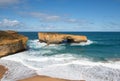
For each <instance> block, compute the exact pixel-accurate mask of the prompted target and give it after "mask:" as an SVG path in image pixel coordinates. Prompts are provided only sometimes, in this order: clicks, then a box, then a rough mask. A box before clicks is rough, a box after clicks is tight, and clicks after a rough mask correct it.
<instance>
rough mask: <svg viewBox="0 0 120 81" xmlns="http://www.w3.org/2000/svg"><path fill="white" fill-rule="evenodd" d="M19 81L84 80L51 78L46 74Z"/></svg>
mask: <svg viewBox="0 0 120 81" xmlns="http://www.w3.org/2000/svg"><path fill="white" fill-rule="evenodd" d="M19 81H85V80H65V79H57V78H51V77H47V76H33V77H30V78H27V79H23V80H19Z"/></svg>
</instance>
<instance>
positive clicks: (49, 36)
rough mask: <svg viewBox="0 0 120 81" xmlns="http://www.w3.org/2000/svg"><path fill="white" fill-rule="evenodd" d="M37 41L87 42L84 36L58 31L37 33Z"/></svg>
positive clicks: (49, 42)
mask: <svg viewBox="0 0 120 81" xmlns="http://www.w3.org/2000/svg"><path fill="white" fill-rule="evenodd" d="M38 37H39V41H40V42H45V43H47V44H60V43H62V42H67V43H80V42H87V37H86V36H80V35H70V34H58V33H45V32H44V33H43V32H40V33H38Z"/></svg>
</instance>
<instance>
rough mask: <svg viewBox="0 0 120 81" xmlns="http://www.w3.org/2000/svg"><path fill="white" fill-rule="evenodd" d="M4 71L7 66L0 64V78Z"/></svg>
mask: <svg viewBox="0 0 120 81" xmlns="http://www.w3.org/2000/svg"><path fill="white" fill-rule="evenodd" d="M6 71H7V68H5V67H4V66H2V65H0V79H1V78H2V77H3V75H4V74H5V72H6Z"/></svg>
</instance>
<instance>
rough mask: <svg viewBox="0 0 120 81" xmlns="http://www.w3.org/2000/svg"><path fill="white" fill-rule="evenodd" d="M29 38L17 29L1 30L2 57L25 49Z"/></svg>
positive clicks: (0, 52) (0, 46) (0, 50)
mask: <svg viewBox="0 0 120 81" xmlns="http://www.w3.org/2000/svg"><path fill="white" fill-rule="evenodd" d="M27 40H28V38H27V37H25V36H23V35H20V34H18V33H17V32H15V31H0V57H2V56H6V55H9V54H13V53H16V52H20V51H23V50H25V49H26V48H27V46H26V43H27Z"/></svg>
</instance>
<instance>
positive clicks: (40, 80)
mask: <svg viewBox="0 0 120 81" xmlns="http://www.w3.org/2000/svg"><path fill="white" fill-rule="evenodd" d="M7 70H8V69H7V68H6V67H5V66H3V65H0V80H1V79H2V78H3V76H4V74H5V73H6V72H7ZM18 81H85V80H66V79H59V78H52V77H48V76H43V75H35V76H32V77H28V78H25V79H21V80H18Z"/></svg>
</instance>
